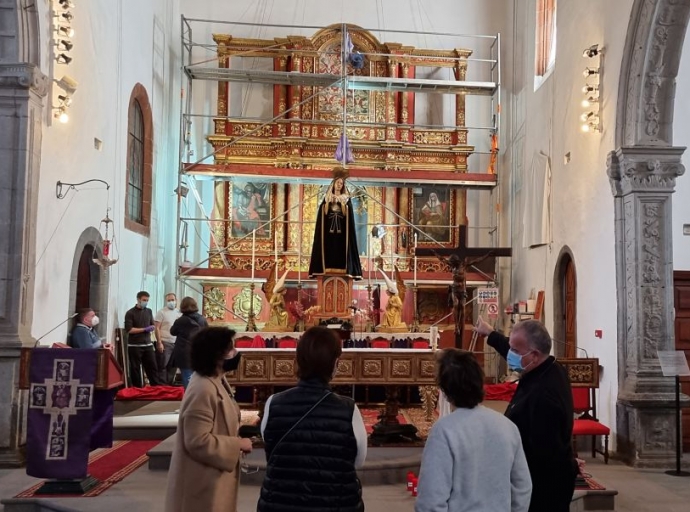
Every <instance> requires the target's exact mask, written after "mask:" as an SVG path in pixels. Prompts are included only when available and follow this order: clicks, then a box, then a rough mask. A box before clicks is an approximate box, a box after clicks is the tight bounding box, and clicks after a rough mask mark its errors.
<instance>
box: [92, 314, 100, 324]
mask: <svg viewBox="0 0 690 512" xmlns="http://www.w3.org/2000/svg"><path fill="white" fill-rule="evenodd" d="M100 321H101V319H100V318H98V317H97V316H96V315H94V316H93V318H92V319H91V327H96V326H97V325H98V323H99V322H100Z"/></svg>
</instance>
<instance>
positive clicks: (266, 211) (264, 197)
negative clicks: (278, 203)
mask: <svg viewBox="0 0 690 512" xmlns="http://www.w3.org/2000/svg"><path fill="white" fill-rule="evenodd" d="M229 206H230V217H231V219H232V222H231V226H230V237H231V238H242V237H244V236H246V235H248V234H251V232H252V231H253V230H255V229H256V238H257V239H269V240H270V239H271V238H272V233H273V228H272V227H271V224H266V223H267V222H269V221H270V220H271V218H272V217H273V184H271V183H266V182H258V181H250V180H243V179H236V180H233V181H232V182H231V183H230V205H229Z"/></svg>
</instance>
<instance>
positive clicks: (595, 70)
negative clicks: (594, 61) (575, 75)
mask: <svg viewBox="0 0 690 512" xmlns="http://www.w3.org/2000/svg"><path fill="white" fill-rule="evenodd" d="M598 74H599V68H585V70H584V71H583V72H582V76H584V77H585V78H589V77H591V76H594V75H598Z"/></svg>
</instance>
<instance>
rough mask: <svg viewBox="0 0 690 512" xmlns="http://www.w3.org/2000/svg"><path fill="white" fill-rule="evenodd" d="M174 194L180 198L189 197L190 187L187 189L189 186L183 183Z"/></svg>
mask: <svg viewBox="0 0 690 512" xmlns="http://www.w3.org/2000/svg"><path fill="white" fill-rule="evenodd" d="M173 192H174V193H175V194H177V195H178V196H180V197H187V194H189V187H187V185H185V184H184V183H181V184H180V186H179V187H177V188H176V189H175V190H173Z"/></svg>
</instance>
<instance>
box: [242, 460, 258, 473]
mask: <svg viewBox="0 0 690 512" xmlns="http://www.w3.org/2000/svg"><path fill="white" fill-rule="evenodd" d="M240 471H242V473H244V474H245V475H253V474H254V473H258V472H259V467H258V466H250V465H249V464H247V463H246V462H243V463H241V464H240Z"/></svg>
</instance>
